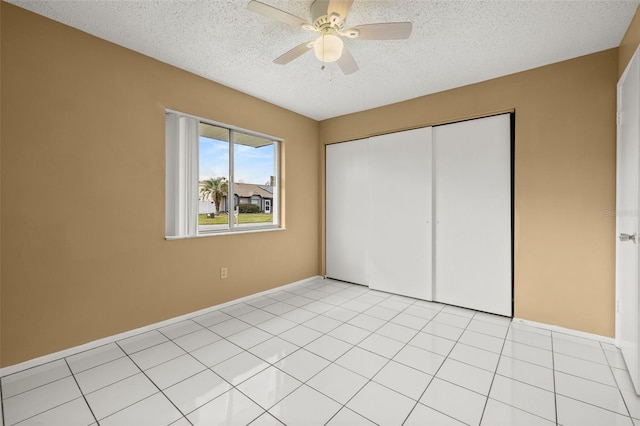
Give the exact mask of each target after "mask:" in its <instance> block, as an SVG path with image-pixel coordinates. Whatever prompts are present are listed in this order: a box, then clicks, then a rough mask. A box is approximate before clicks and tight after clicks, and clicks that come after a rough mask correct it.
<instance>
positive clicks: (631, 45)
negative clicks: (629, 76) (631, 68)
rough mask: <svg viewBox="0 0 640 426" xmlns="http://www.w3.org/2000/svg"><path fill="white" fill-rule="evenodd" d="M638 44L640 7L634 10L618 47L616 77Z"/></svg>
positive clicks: (621, 71)
mask: <svg viewBox="0 0 640 426" xmlns="http://www.w3.org/2000/svg"><path fill="white" fill-rule="evenodd" d="M639 44H640V9H637V10H636V14H635V15H634V16H633V19H632V20H631V24H629V28H627V32H626V33H625V35H624V37H623V38H622V41H621V42H620V47H619V58H618V77H619V76H621V75H622V73H623V72H624V70H625V68H627V64H629V61H630V60H631V57H632V56H633V54H634V53H635V51H636V49H637V48H638V45H639Z"/></svg>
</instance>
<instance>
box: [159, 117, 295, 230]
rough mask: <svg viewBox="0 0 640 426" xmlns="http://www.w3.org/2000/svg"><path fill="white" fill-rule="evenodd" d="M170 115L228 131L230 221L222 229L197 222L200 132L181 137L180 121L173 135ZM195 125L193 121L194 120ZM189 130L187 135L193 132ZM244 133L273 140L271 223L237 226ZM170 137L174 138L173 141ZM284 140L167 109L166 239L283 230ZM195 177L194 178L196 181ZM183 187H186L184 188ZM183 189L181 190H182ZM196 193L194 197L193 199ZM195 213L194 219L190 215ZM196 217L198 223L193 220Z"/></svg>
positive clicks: (178, 120) (228, 200) (228, 203)
mask: <svg viewBox="0 0 640 426" xmlns="http://www.w3.org/2000/svg"><path fill="white" fill-rule="evenodd" d="M170 116H174V117H175V120H177V121H176V123H179V122H180V119H182V118H185V119H189V120H195V121H196V126H199V124H200V123H203V124H207V125H211V126H216V127H219V128H223V129H226V130H228V131H229V141H228V145H229V152H228V154H229V173H228V174H229V176H228V193H227V211H228V218H229V220H228V222H227V226H228V227H227V228H225V229H220V230H207V231H201V230H200V226H199V225H198V214H199V213H198V207H197V206H198V202H199V200H200V194H199V190H198V187H199V180H200V179H199V178H200V177H199V170H200V158H199V149H200V146H199V145H200V136H201V135H200V132H199V131H198V132H197V137H195V138H192V139H190V138H186V139H187V140H184V139H182V137H181V136H180V130H179V129H178V126H179V125H178V124H176V128H175V129H173V130H174V134H173V135H172V134H170V132H169V129H170V123H169V122H170V120H173V119H170ZM191 124H193V123H191ZM192 133H193V129H191V133H189V130H187V132H186V133H185V134H190V135H191V134H192ZM236 133H243V134H246V135H249V136H254V137H258V138H262V139H265V140H268V141H271V142H272V144H273V173H274V176H273V180H274V183H275V185H273V198H272V200H271V214H272V215H273V216H272V217H273V220H272V222H268V223H266V224H261V223H257V224H251V225H249V226H247V225H245V224H243V226H239V225H240V224H238V225H236V223H235V218H234V213H233V212H234V210H235V208H236V207H237V205H238V204H239V203H238V204H236V200H235V198H236V197H235V193H234V188H233V187H234V179H235V173H234V172H235V170H234V169H235V166H234V151H235V146H236V142H235V134H236ZM170 138H173V139H171V140H170ZM283 143H284V139H283V138H281V137H277V136H272V135H268V134H266V133H261V132H256V131H253V130H248V129H244V128H241V127H237V126H234V125H231V124H226V123H222V122H219V121H215V120H210V119H207V118H203V117H199V116H196V115H193V114H188V113H184V112H182V111H177V110H172V109H168V108H167V109H165V214H166V217H165V219H166V220H165V239H166V240H176V239H185V238H200V237H209V236H218V235H230V234H245V233H254V232H266V231H280V230H284V229H285V228H284V225H283V223H282V217H283V215H282V210H283V209H282V204H283V203H282V185H281V179H280V176H281V171H282V168H281V164H282V159H281V155H282V144H283ZM194 179H195V180H194ZM183 187H184V188H183ZM181 191H182V193H181ZM194 196H195V199H190V198H193V197H194ZM194 213H195V218H193V217H191V216H192V215H193V214H194ZM194 220H195V226H194V224H193V221H194Z"/></svg>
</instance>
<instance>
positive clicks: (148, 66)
mask: <svg viewBox="0 0 640 426" xmlns="http://www.w3.org/2000/svg"><path fill="white" fill-rule="evenodd" d="M1 7H2V38H1V42H2V74H1V78H2V81H1V85H2V100H1V102H2V103H1V109H2V115H3V116H2V119H3V123H4V126H3V127H2V130H1V137H2V163H1V170H2V193H1V197H2V198H1V199H2V206H3V211H2V219H1V227H2V230H3V233H2V244H1V250H2V254H3V259H2V265H3V268H2V271H1V278H2V324H1V330H2V343H3V345H2V353H1V365H2V366H7V365H12V364H15V363H18V362H21V361H25V360H28V359H31V358H34V357H37V356H41V355H44V354H47V353H51V352H55V351H58V350H62V349H66V348H69V347H72V346H75V345H79V344H82V343H85V342H88V341H91V340H95V339H98V338H102V337H105V336H110V335H113V334H116V333H119V332H123V331H127V330H131V329H134V328H137V327H141V326H144V325H147V324H151V323H154V322H157V321H161V320H164V319H167V318H171V317H174V316H177V315H181V314H185V313H188V312H192V311H195V310H198V309H202V308H205V307H208V306H211V305H215V304H218V303H221V302H225V301H228V300H231V299H234V298H238V297H241V296H245V295H248V294H251V293H255V292H258V291H262V290H266V289H269V288H273V287H275V286H278V285H282V284H286V283H289V282H293V281H297V280H300V279H304V278H307V277H310V276H313V275H316V274H318V273H319V256H320V255H319V246H320V241H319V230H318V223H319V220H320V219H319V211H320V206H319V197H318V194H319V190H320V188H319V180H318V176H319V175H320V171H319V165H320V158H319V154H320V152H321V150H320V149H319V146H320V144H319V141H318V133H319V130H318V123H317V122H316V121H313V120H310V119H308V118H304V117H302V116H300V115H297V114H294V113H292V112H289V111H286V110H284V109H282V108H278V107H276V106H273V105H271V104H268V103H266V102H263V101H260V100H258V99H255V98H252V97H250V96H248V95H244V94H241V93H239V92H236V91H234V90H232V89H229V88H226V87H223V86H221V85H218V84H215V83H212V82H210V81H208V80H205V79H202V78H199V77H197V76H195V75H192V74H189V73H187V72H185V71H182V70H179V69H177V68H173V67H171V66H169V65H166V64H163V63H160V62H158V61H155V60H152V59H150V58H148V57H145V56H142V55H139V54H137V53H134V52H132V51H129V50H126V49H123V48H122V47H118V46H116V45H114V44H110V43H108V42H105V41H103V40H99V39H97V38H95V37H92V36H89V35H87V34H84V33H82V32H79V31H77V30H74V29H71V28H69V27H66V26H63V25H61V24H59V23H56V22H53V21H50V20H48V19H45V18H42V17H39V16H37V15H34V14H31V13H29V12H26V11H24V10H23V9H20V8H17V7H14V6H12V5H9V4H7V3H2V5H1ZM165 108H171V109H175V110H179V111H184V112H187V113H191V114H195V115H198V116H202V117H206V118H210V119H213V120H216V121H220V122H223V123H228V124H232V125H235V126H239V127H243V128H247V129H251V130H255V131H259V132H264V133H267V134H272V135H276V136H280V137H283V138H285V140H286V142H285V149H284V151H285V152H284V155H285V160H284V173H283V181H284V186H285V191H286V192H285V195H284V197H285V200H286V227H287V230H286V231H280V232H268V233H259V234H245V235H231V236H219V237H207V238H199V239H189V240H179V241H165V239H164V160H165V156H164V125H165V124H164V123H165V120H164V109H165ZM222 265H225V266H227V267H228V268H229V278H228V279H227V280H224V281H221V280H220V279H219V268H220V267H221V266H222Z"/></svg>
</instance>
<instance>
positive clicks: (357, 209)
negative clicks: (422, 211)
mask: <svg viewBox="0 0 640 426" xmlns="http://www.w3.org/2000/svg"><path fill="white" fill-rule="evenodd" d="M368 157H369V140H368V139H362V140H357V141H353V142H345V143H338V144H333V145H327V147H326V191H325V193H326V198H325V205H326V227H327V228H326V268H327V271H326V274H327V277H329V278H335V279H338V280H343V281H348V282H352V283H356V284H363V285H369V273H368V271H367V256H368V242H369V235H368V232H369V222H368V220H369V182H370V181H369V169H368V164H369V160H368Z"/></svg>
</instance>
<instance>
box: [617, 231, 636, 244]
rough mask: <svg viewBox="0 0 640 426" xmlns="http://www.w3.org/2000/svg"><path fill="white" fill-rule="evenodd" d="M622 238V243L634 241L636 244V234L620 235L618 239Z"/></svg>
mask: <svg viewBox="0 0 640 426" xmlns="http://www.w3.org/2000/svg"><path fill="white" fill-rule="evenodd" d="M618 238H620V241H633V243H634V244H635V243H636V234H635V233H634V234H620V236H619V237H618Z"/></svg>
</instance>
